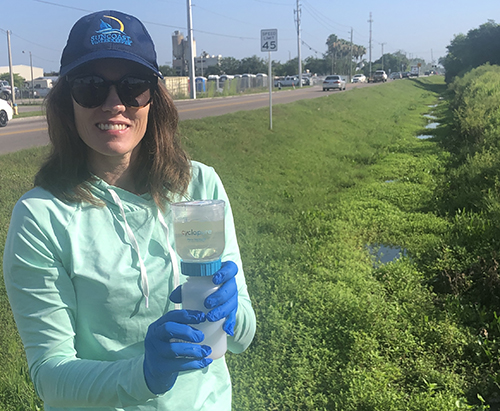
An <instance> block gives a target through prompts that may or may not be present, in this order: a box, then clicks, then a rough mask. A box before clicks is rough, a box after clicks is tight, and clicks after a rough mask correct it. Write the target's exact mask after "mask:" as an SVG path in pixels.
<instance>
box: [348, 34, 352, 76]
mask: <svg viewBox="0 0 500 411" xmlns="http://www.w3.org/2000/svg"><path fill="white" fill-rule="evenodd" d="M351 81H352V27H351V50H350V53H349V83H350V82H351Z"/></svg>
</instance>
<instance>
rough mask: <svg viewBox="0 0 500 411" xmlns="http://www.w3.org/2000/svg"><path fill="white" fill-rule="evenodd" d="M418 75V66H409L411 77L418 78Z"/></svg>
mask: <svg viewBox="0 0 500 411" xmlns="http://www.w3.org/2000/svg"><path fill="white" fill-rule="evenodd" d="M419 74H420V67H418V66H411V67H410V75H411V76H412V77H418V76H419Z"/></svg>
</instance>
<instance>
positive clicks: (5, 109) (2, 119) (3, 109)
mask: <svg viewBox="0 0 500 411" xmlns="http://www.w3.org/2000/svg"><path fill="white" fill-rule="evenodd" d="M12 114H13V110H12V107H11V106H10V104H9V103H8V102H7V101H5V100H2V99H0V127H5V126H6V125H7V123H8V122H9V121H10V120H12Z"/></svg>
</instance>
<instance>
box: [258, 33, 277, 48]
mask: <svg viewBox="0 0 500 411" xmlns="http://www.w3.org/2000/svg"><path fill="white" fill-rule="evenodd" d="M260 51H278V30H277V29H268V30H261V31H260Z"/></svg>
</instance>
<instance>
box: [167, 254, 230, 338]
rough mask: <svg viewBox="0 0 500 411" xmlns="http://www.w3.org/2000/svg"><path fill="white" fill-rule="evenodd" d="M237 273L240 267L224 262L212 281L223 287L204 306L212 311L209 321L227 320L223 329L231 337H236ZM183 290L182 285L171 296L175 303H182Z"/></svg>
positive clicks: (208, 315) (208, 314) (209, 314)
mask: <svg viewBox="0 0 500 411" xmlns="http://www.w3.org/2000/svg"><path fill="white" fill-rule="evenodd" d="M237 273H238V266H237V265H236V264H235V263H234V262H232V261H225V262H223V263H222V267H221V268H220V269H219V271H217V272H216V273H215V274H214V276H213V279H212V281H213V283H214V284H215V285H220V284H222V285H221V286H220V288H219V289H218V290H217V291H215V292H214V293H212V294H210V295H209V296H208V297H207V298H206V299H205V304H204V305H205V307H206V308H208V309H211V310H210V311H209V312H208V313H207V316H206V318H207V320H208V321H210V322H215V321H219V320H220V319H222V318H225V319H226V321H225V322H224V325H223V326H222V328H223V330H224V331H225V332H226V333H227V334H229V335H231V336H233V335H234V326H235V324H236V311H237V310H238V287H237V285H236V279H235V278H234V277H235V275H236V274H237ZM181 288H182V285H180V286H179V287H177V288H176V289H175V290H174V291H173V292H172V294H171V295H170V299H171V300H172V301H173V302H174V303H181V302H182V298H181Z"/></svg>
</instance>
